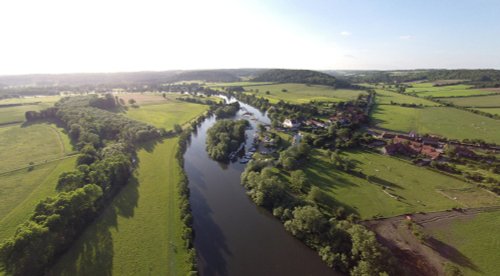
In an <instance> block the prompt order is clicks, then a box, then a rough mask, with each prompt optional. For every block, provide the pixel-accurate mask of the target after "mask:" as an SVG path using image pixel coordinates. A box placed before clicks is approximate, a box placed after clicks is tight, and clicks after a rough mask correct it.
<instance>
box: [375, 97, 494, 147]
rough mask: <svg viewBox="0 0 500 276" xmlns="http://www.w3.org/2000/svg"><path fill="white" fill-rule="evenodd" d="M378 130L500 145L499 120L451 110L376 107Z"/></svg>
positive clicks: (454, 109) (440, 108) (439, 108)
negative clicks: (476, 140)
mask: <svg viewBox="0 0 500 276" xmlns="http://www.w3.org/2000/svg"><path fill="white" fill-rule="evenodd" d="M372 117H373V119H374V123H375V124H376V126H377V127H380V128H383V129H387V130H392V131H401V132H410V131H416V132H418V133H421V134H425V133H428V134H436V135H441V136H444V137H447V138H454V139H460V140H461V139H465V138H467V139H474V138H479V139H483V140H485V141H487V142H495V143H500V121H499V120H495V119H491V118H487V117H485V116H481V115H477V114H473V113H471V112H467V111H464V110H459V109H456V108H450V107H426V108H408V107H401V106H395V105H377V106H375V108H374V110H373V112H372Z"/></svg>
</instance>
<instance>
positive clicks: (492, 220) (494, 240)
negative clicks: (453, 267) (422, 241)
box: [425, 211, 500, 275]
mask: <svg viewBox="0 0 500 276" xmlns="http://www.w3.org/2000/svg"><path fill="white" fill-rule="evenodd" d="M498 229H500V211H495V212H486V213H480V214H477V215H475V216H474V217H473V218H460V217H459V218H456V219H454V220H453V221H452V222H451V223H448V224H446V225H443V226H441V227H439V228H431V229H429V228H425V231H426V232H427V233H429V234H431V235H432V236H433V237H435V238H437V239H438V240H440V241H441V242H443V243H445V244H448V245H450V246H452V247H454V248H455V249H456V250H458V251H459V252H460V253H461V254H463V258H462V259H465V260H467V261H466V262H463V261H462V262H458V264H457V265H459V266H460V269H461V270H462V272H464V274H465V275H500V266H499V265H498V260H499V257H500V256H499V251H498V249H499V248H500V235H499V234H498ZM460 263H462V264H460ZM463 263H465V264H468V265H464V264H463Z"/></svg>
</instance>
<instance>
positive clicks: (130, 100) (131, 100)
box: [128, 99, 136, 105]
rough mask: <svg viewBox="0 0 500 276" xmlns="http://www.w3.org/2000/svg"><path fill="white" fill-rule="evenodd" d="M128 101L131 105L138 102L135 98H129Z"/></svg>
mask: <svg viewBox="0 0 500 276" xmlns="http://www.w3.org/2000/svg"><path fill="white" fill-rule="evenodd" d="M128 103H129V104H131V105H133V104H135V103H136V101H135V100H134V99H129V100H128Z"/></svg>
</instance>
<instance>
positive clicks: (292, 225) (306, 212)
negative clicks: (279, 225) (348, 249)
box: [285, 206, 327, 239]
mask: <svg viewBox="0 0 500 276" xmlns="http://www.w3.org/2000/svg"><path fill="white" fill-rule="evenodd" d="M326 224H327V222H326V219H325V217H324V216H323V214H322V213H321V212H320V211H319V210H318V209H317V208H316V207H313V206H302V207H296V208H295V209H294V210H293V219H291V220H288V221H286V222H285V229H286V230H287V231H289V232H291V233H292V234H293V235H294V236H296V237H298V238H299V239H301V238H304V237H305V236H307V235H308V234H319V233H321V232H322V231H323V230H324V228H325V226H326Z"/></svg>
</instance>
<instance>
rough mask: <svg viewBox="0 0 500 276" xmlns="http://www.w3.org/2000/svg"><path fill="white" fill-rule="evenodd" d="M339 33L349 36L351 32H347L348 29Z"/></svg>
mask: <svg viewBox="0 0 500 276" xmlns="http://www.w3.org/2000/svg"><path fill="white" fill-rule="evenodd" d="M340 35H342V36H350V35H351V33H350V32H348V31H342V32H340Z"/></svg>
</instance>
